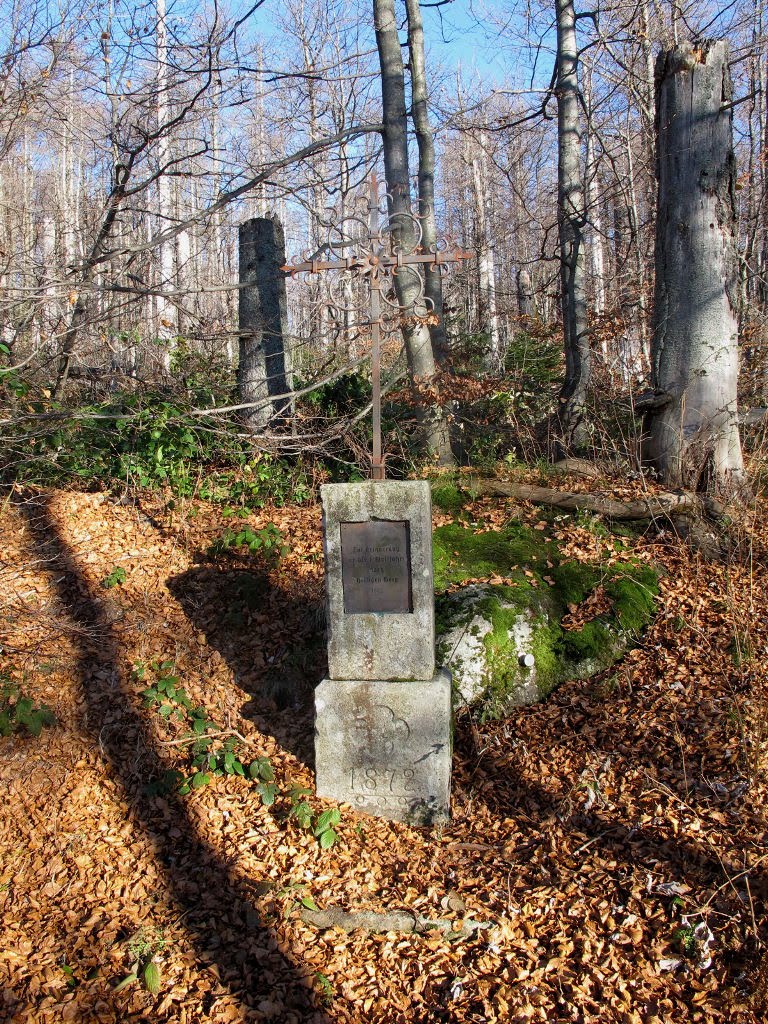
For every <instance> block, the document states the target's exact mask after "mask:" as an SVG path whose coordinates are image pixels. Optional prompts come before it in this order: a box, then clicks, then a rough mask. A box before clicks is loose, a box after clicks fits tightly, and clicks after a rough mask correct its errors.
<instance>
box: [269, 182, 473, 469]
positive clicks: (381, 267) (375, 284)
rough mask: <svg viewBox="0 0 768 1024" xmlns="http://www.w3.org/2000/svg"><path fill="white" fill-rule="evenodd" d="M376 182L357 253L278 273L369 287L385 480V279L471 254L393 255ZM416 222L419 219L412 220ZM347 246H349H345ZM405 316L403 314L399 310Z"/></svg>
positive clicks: (376, 431) (378, 456) (376, 451)
mask: <svg viewBox="0 0 768 1024" xmlns="http://www.w3.org/2000/svg"><path fill="white" fill-rule="evenodd" d="M379 203H380V197H379V182H378V178H377V176H376V174H375V173H374V174H372V175H371V184H370V191H369V196H368V235H367V237H365V238H361V239H357V240H356V241H357V244H358V246H359V251H358V252H356V253H355V255H353V256H349V257H346V258H344V259H336V260H320V259H309V260H306V261H305V262H303V263H295V264H293V265H286V266H283V267H281V268H280V269H281V270H283V271H285V272H286V273H288V274H290V275H291V276H292V277H293V276H294V275H295V274H300V273H307V274H318V273H322V272H323V271H326V270H346V271H350V272H352V273H353V274H354V275H356V276H359V277H364V278H367V279H368V282H369V287H370V302H369V319H368V323H367V326H369V327H370V328H371V380H372V391H373V394H372V415H373V452H372V458H371V479H372V480H383V479H384V478H385V469H384V459H383V457H382V450H381V328H382V324H383V320H382V292H383V291H384V288H385V285H386V283H387V280H388V276H389V275H390V274H391V275H396V274H397V272H398V269H399V268H400V267H403V266H418V265H422V266H424V267H425V270H426V269H427V268H429V269H432V270H434V271H437V268H438V267H439V266H440V265H441V264H446V263H455V262H458V261H459V260H465V259H469V258H470V257H471V255H472V254H471V253H468V252H462V251H460V250H456V251H455V252H450V253H449V252H443V251H430V252H424V251H423V250H422V249H421V247H420V246H418V247H417V248H416V249H415V250H414V251H413V252H410V253H402V252H399V251H398V252H394V251H393V246H392V235H391V233H390V232H389V231H388V230H387V228H386V226H385V229H384V234H386V236H387V238H388V239H389V245H387V244H385V242H384V240H383V237H382V229H381V226H380V224H379V212H380V211H379ZM413 219H414V220H416V221H417V220H418V218H415V217H414V218H413ZM344 244H345V245H346V246H348V245H349V244H351V243H344ZM398 308H399V307H398ZM401 312H404V310H401Z"/></svg>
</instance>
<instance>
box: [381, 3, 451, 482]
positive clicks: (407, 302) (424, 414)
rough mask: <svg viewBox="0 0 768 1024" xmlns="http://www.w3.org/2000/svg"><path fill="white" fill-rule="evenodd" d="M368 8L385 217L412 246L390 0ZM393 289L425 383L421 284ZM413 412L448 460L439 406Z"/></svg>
mask: <svg viewBox="0 0 768 1024" xmlns="http://www.w3.org/2000/svg"><path fill="white" fill-rule="evenodd" d="M373 12H374V22H375V26H376V43H377V47H378V51H379V61H380V64H381V96H382V111H383V123H384V128H383V133H382V138H383V140H384V169H385V173H386V180H387V190H388V193H389V196H390V199H389V203H390V217H391V218H392V220H393V223H394V225H395V232H394V233H395V239H396V242H397V244H398V245H400V247H401V248H402V249H403V250H404V251H405V250H409V249H413V248H414V247H415V245H416V244H417V243H418V236H417V233H416V230H415V227H414V223H413V219H412V212H413V211H412V206H411V187H410V175H409V169H408V136H407V123H406V109H405V78H404V69H403V58H402V53H401V50H400V40H399V38H398V34H397V22H396V20H395V4H394V0H374V3H373ZM395 289H396V292H397V299H398V303H399V304H400V306H401V308H402V310H403V314H402V315H403V337H404V340H405V351H406V356H407V359H408V369H409V373H410V376H411V381H412V382H413V384H414V385H416V386H417V387H419V386H423V385H429V383H430V382H431V381H432V380H433V379H434V377H435V373H436V365H435V356H434V352H433V349H432V339H431V337H430V334H429V329H428V327H427V324H426V320H427V312H428V311H427V308H426V306H425V305H424V303H423V301H420V299H419V296H420V293H421V286H420V284H419V283H418V281H417V280H416V279H415V275H413V274H405V273H403V274H397V276H396V277H395ZM419 411H420V415H421V419H422V424H423V426H424V427H425V429H426V435H427V443H428V445H429V448H430V450H431V451H432V452H433V453H434V454H435V456H436V458H437V459H438V460H439V462H440V463H441V464H442V465H449V464H451V463H452V462H453V454H452V452H451V445H450V438H449V433H448V422H447V417H446V414H445V411H444V410H443V409H441V408H439V407H436V406H429V407H426V406H425V405H424V404H423V403H422V402H420V403H419Z"/></svg>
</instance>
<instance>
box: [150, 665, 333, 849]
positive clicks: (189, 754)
mask: <svg viewBox="0 0 768 1024" xmlns="http://www.w3.org/2000/svg"><path fill="white" fill-rule="evenodd" d="M133 677H134V679H135V680H136V681H137V682H147V681H148V682H149V684H150V685H149V686H147V687H145V688H144V689H143V690H142V691H141V696H142V698H143V700H144V705H145V707H147V708H149V709H154V710H155V711H156V712H157V714H158V715H159V716H160V717H161V718H162V719H164V720H165V721H167V722H169V724H170V723H171V721H173V722H175V723H177V724H178V726H179V728H178V729H177V730H176V731H175V734H174V737H173V739H172V740H170V741H169V742H170V743H171V745H173V746H176V747H178V748H179V749H180V750H181V751H182V752H183V755H184V757H185V764H184V766H183V767H181V768H169V769H166V770H165V771H164V772H163V773H162V775H160V776H159V777H158V778H157V779H154V780H152V781H151V782H149V783H148V784H147V785H146V786H145V791H146V793H147V795H149V796H163V795H165V794H167V793H178V794H179V795H180V796H188V795H190V794H191V793H193V792H194V791H195V790H199V789H202V788H203V787H205V786H208V785H209V784H210V783H212V782H213V780H214V779H216V778H220V777H221V776H226V775H229V776H236V777H239V778H241V779H244V780H246V781H248V782H251V783H253V784H254V785H255V789H256V792H257V793H258V795H259V797H260V799H261V802H262V803H263V804H264V806H265V807H272V806H273V805H274V806H276V809H277V811H278V814H279V816H280V817H282V819H283V820H284V821H291V820H295V821H296V822H297V823H298V825H299V827H300V828H302V829H304V830H305V831H309V832H311V833H312V835H313V836H315V838H316V839H317V841H318V843H319V845H320V847H321V849H323V850H327V849H329V848H330V847H331V846H333V845H334V844H335V843H336V842H337V840H338V833H337V831H336V827H337V826H338V825H339V824H340V822H341V815H340V812H339V811H338V810H337V809H336V808H331V809H329V810H326V811H320V812H318V811H316V810H315V809H314V808H313V806H312V805H311V803H309V802H308V799H307V798H308V797H310V796H311V795H312V790H311V789H307V788H306V787H304V786H299V785H295V784H289V785H288V786H287V787H285V788H281V787H280V786H279V785H278V783H277V781H276V779H275V773H274V769H273V767H272V763H271V762H270V760H269V758H268V757H264V756H259V757H256V758H252V759H249V758H248V757H247V753H248V746H249V744H248V741H247V740H246V739H245V737H243V736H242V735H241V734H240V733H238V732H236V731H235V730H233V729H222V728H220V726H218V725H217V724H216V722H215V721H213V719H211V718H210V716H209V713H208V711H207V710H206V708H205V707H203V706H202V705H195V704H194V703H193V702H192V700H191V699H190V697H189V694H188V693H187V691H186V689H185V688H184V687H183V686H182V685H181V681H180V678H179V676H177V675H175V674H174V662H173V661H169V660H160V659H155V660H153V661H151V662H149V663H148V664H147V663H143V662H139V663H137V664H136V665H135V666H134V669H133Z"/></svg>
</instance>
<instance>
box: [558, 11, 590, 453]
mask: <svg viewBox="0 0 768 1024" xmlns="http://www.w3.org/2000/svg"><path fill="white" fill-rule="evenodd" d="M555 9H556V14H557V140H558V146H557V151H558V172H557V186H558V188H557V191H558V203H557V213H558V218H557V219H558V228H559V235H560V287H561V293H562V294H561V302H562V310H563V340H564V345H565V381H564V383H563V387H562V389H561V391H560V413H559V420H560V428H561V434H562V443H563V447H564V448H565V450H566V451H567V450H572V449H579V448H582V447H584V445H585V444H586V443H587V441H588V439H589V432H588V430H587V424H586V420H585V414H586V401H587V388H588V386H589V378H590V373H591V368H592V367H591V354H590V350H589V334H588V330H587V301H586V288H585V274H584V220H585V212H584V187H583V183H582V175H581V133H580V130H579V104H580V95H579V81H578V59H579V56H578V49H577V45H576V13H575V11H574V8H573V0H556V4H555Z"/></svg>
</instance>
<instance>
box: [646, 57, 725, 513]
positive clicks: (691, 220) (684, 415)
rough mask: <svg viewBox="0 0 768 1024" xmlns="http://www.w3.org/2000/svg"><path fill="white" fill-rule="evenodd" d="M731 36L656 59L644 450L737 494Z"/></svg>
mask: <svg viewBox="0 0 768 1024" xmlns="http://www.w3.org/2000/svg"><path fill="white" fill-rule="evenodd" d="M731 101H732V91H731V81H730V75H729V72H728V45H727V43H725V42H723V41H718V42H712V41H709V42H701V43H683V44H681V45H680V46H676V47H675V48H674V49H672V50H668V51H666V52H662V53H661V54H660V55H659V57H658V60H657V63H656V124H657V130H658V179H659V199H658V221H657V226H656V302H655V314H654V335H653V345H652V364H653V365H652V384H653V389H654V394H653V396H652V397H651V398H649V400H648V402H647V405H646V408H647V416H646V429H647V432H648V440H647V445H646V457H647V459H648V461H649V462H650V463H651V464H652V465H653V466H654V467H655V468H656V470H657V471H658V473H659V476H660V477H661V479H662V480H663V481H664V482H665V483H666V484H669V485H673V486H682V487H688V488H691V489H693V490H707V491H715V492H719V493H723V494H734V493H738V492H739V491H741V490H742V489H743V488H744V485H745V477H744V466H743V461H742V453H741V442H740V438H739V429H738V417H737V410H736V385H737V377H738V318H737V308H738V261H737V253H736V237H735V223H736V211H735V183H736V161H735V157H734V152H733V142H732V106H731Z"/></svg>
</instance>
